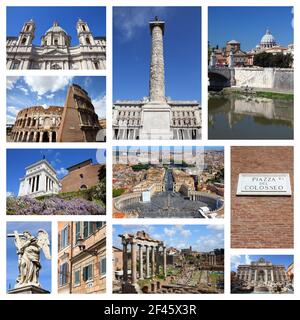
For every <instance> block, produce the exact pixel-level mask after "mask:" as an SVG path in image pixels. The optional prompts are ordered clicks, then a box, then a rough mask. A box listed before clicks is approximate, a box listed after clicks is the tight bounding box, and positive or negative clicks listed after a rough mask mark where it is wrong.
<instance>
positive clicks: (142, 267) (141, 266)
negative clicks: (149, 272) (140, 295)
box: [139, 245, 144, 279]
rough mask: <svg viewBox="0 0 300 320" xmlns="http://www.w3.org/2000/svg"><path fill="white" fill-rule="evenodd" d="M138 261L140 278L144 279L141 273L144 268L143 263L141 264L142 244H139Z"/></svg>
mask: <svg viewBox="0 0 300 320" xmlns="http://www.w3.org/2000/svg"><path fill="white" fill-rule="evenodd" d="M139 256H140V257H139V262H140V266H139V267H140V279H144V274H143V269H144V265H143V246H142V245H139Z"/></svg>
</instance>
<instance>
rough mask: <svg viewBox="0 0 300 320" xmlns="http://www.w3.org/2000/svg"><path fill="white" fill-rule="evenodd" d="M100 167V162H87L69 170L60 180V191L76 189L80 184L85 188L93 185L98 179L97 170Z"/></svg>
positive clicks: (78, 188)
mask: <svg viewBox="0 0 300 320" xmlns="http://www.w3.org/2000/svg"><path fill="white" fill-rule="evenodd" d="M101 167H102V165H100V164H94V165H93V164H89V165H86V166H84V167H81V168H79V169H76V170H73V171H71V172H69V173H68V174H67V175H66V176H65V177H64V178H62V180H61V186H62V189H61V192H72V191H78V190H80V188H81V187H82V186H86V187H87V189H89V188H91V187H93V186H95V185H96V184H97V183H98V180H99V179H98V172H99V169H100V168H101Z"/></svg>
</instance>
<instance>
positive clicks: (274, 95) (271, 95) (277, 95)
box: [220, 88, 294, 101]
mask: <svg viewBox="0 0 300 320" xmlns="http://www.w3.org/2000/svg"><path fill="white" fill-rule="evenodd" d="M220 95H225V96H226V95H237V96H241V95H242V96H246V95H249V96H251V97H254V98H255V97H258V98H267V99H278V100H285V101H294V94H293V93H283V92H273V91H256V90H254V92H249V93H247V92H245V91H244V90H243V89H236V88H235V89H232V88H227V89H223V90H222V91H221V93H220Z"/></svg>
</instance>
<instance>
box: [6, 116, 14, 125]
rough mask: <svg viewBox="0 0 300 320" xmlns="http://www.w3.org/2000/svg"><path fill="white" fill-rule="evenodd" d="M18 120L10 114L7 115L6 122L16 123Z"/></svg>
mask: <svg viewBox="0 0 300 320" xmlns="http://www.w3.org/2000/svg"><path fill="white" fill-rule="evenodd" d="M15 121H16V117H13V116H10V115H9V114H7V115H6V123H7V124H14V123H15Z"/></svg>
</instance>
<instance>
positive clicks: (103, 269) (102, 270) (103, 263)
mask: <svg viewBox="0 0 300 320" xmlns="http://www.w3.org/2000/svg"><path fill="white" fill-rule="evenodd" d="M99 264H100V265H99V271H100V275H101V276H104V275H106V258H105V257H104V258H102V259H101V260H100V262H99Z"/></svg>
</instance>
